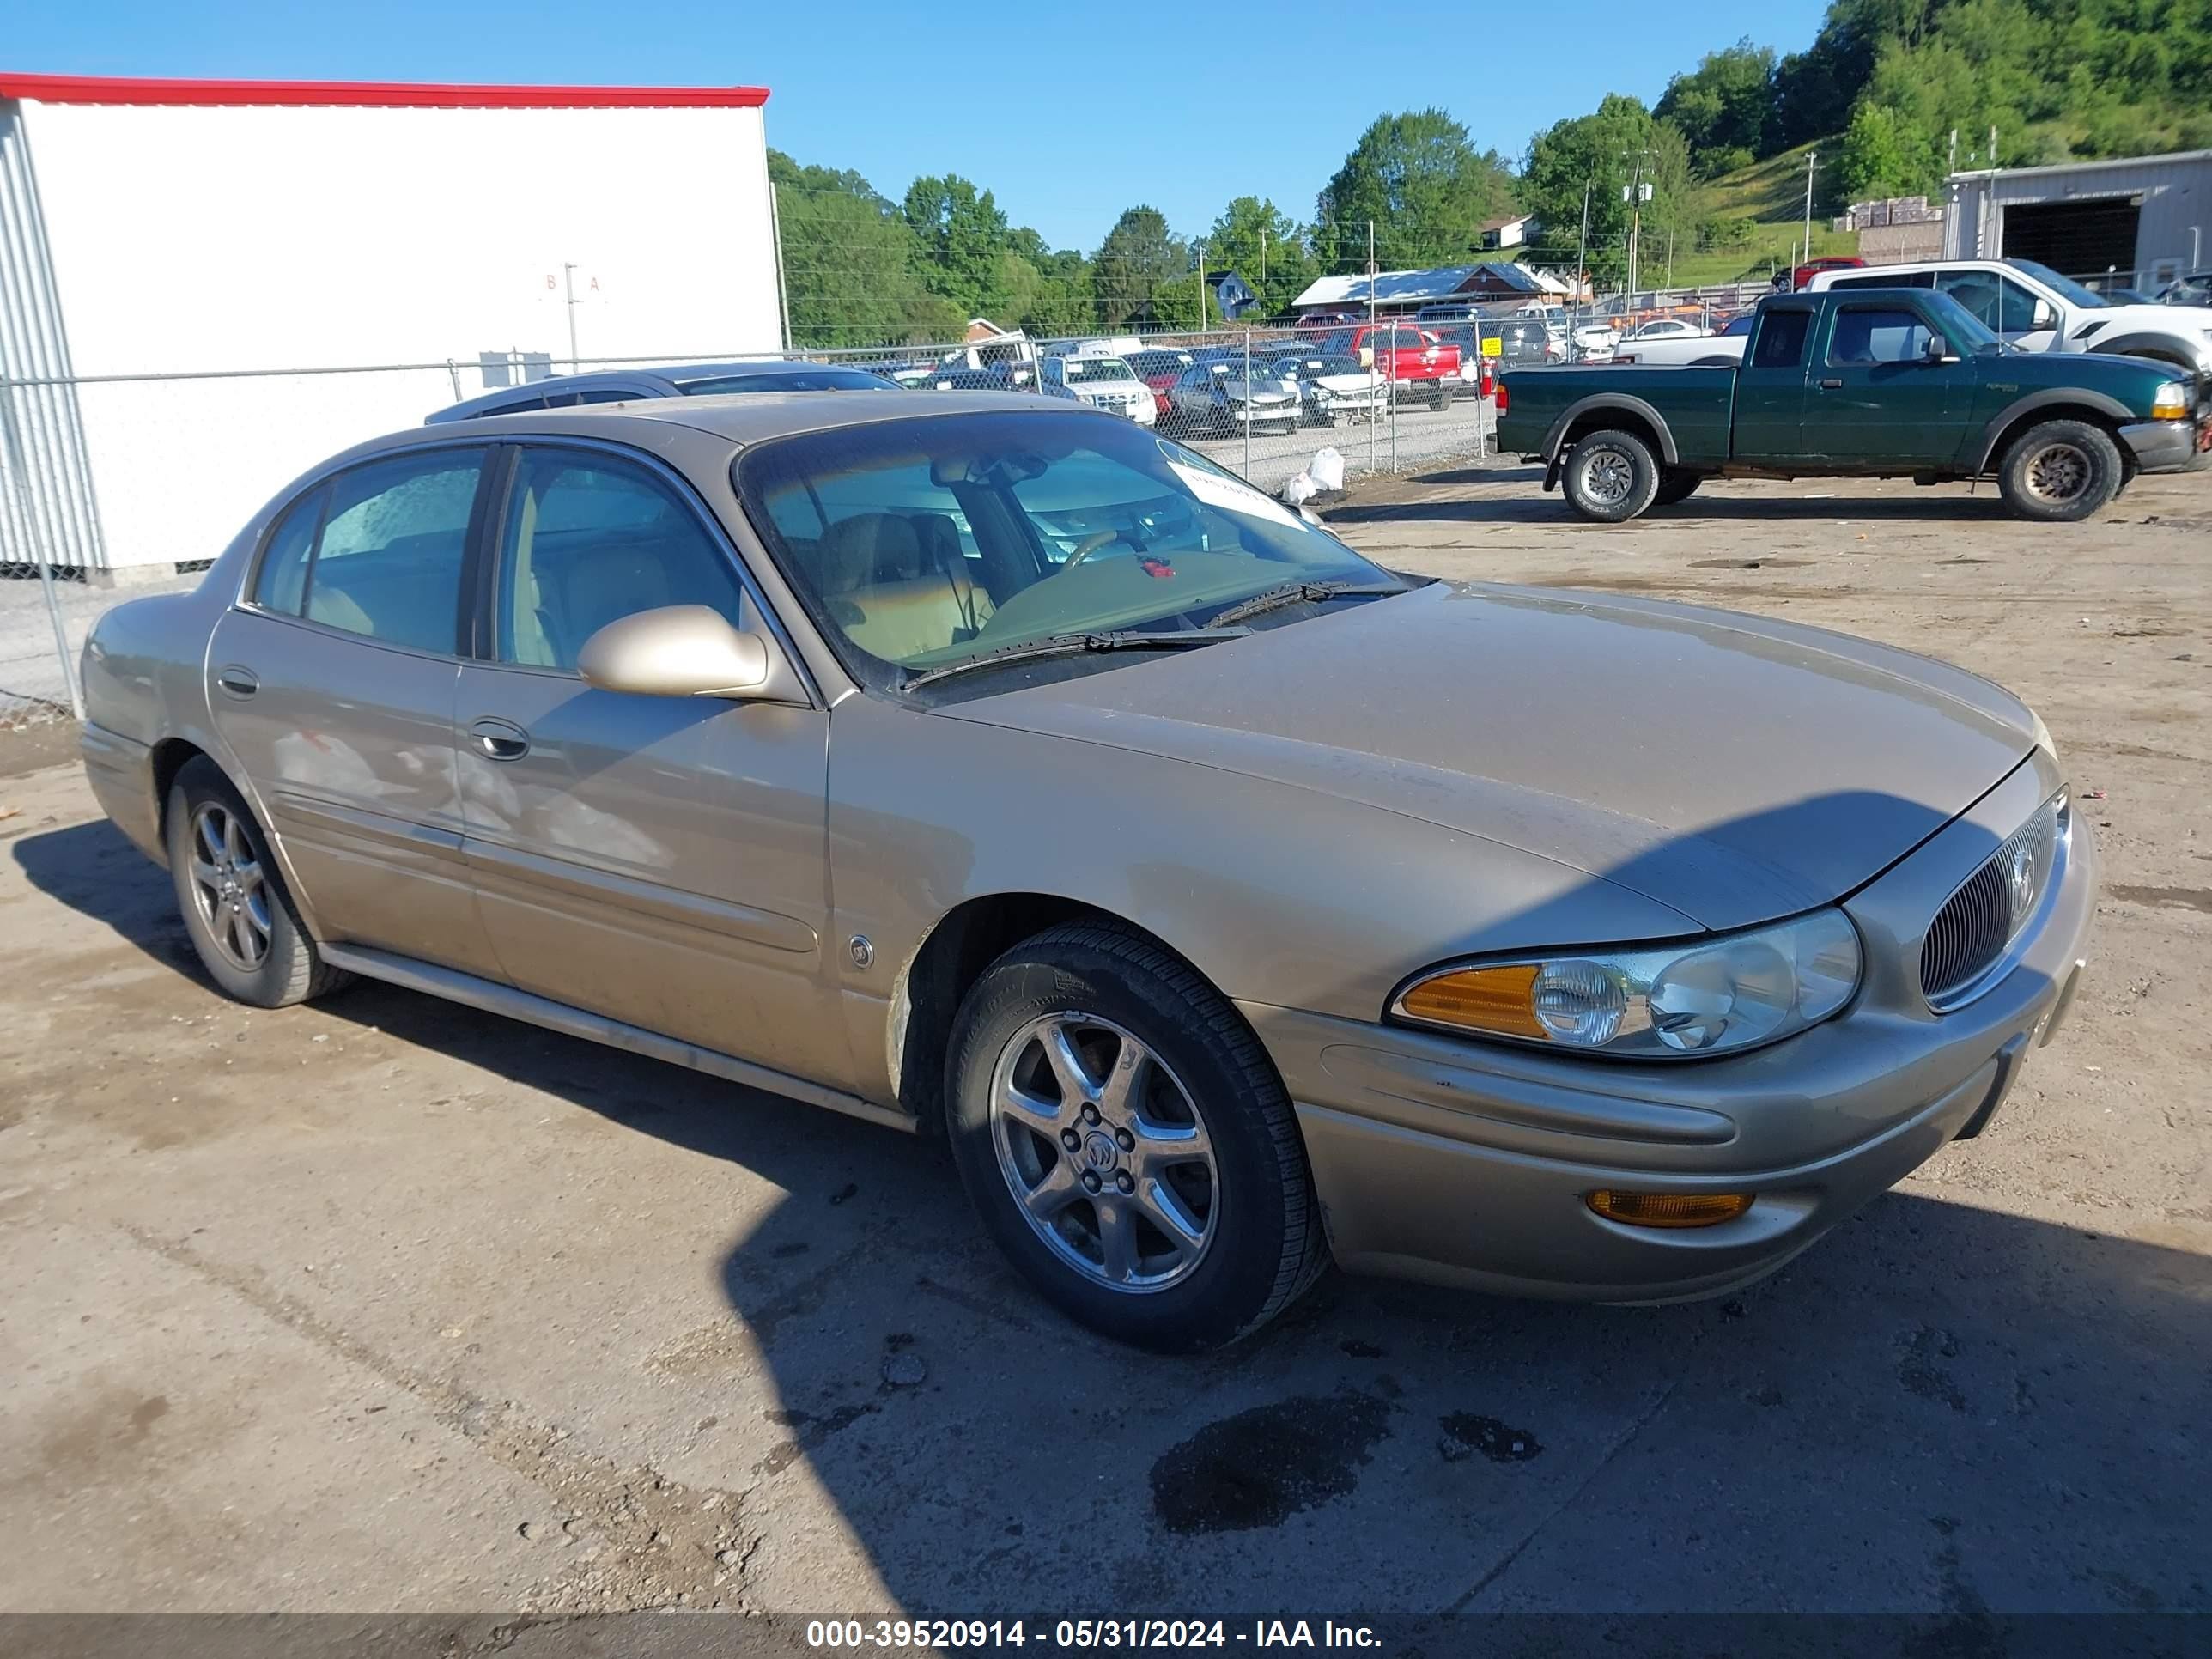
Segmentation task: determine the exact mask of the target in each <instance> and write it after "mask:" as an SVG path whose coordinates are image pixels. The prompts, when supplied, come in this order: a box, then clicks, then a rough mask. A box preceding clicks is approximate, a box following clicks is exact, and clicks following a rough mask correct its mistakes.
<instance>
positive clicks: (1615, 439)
mask: <svg viewBox="0 0 2212 1659" xmlns="http://www.w3.org/2000/svg"><path fill="white" fill-rule="evenodd" d="M1563 483H1564V485H1565V490H1566V496H1567V505H1568V506H1570V507H1573V508H1574V510H1575V511H1576V512H1577V513H1581V514H1582V516H1583V518H1585V519H1594V520H1596V521H1597V522H1598V523H1600V524H1620V523H1621V522H1622V521H1623V520H1628V519H1632V518H1634V517H1635V516H1636V515H1637V514H1638V513H1641V512H1643V511H1644V508H1646V507H1650V505H1651V501H1652V497H1653V496H1655V495H1657V494H1658V490H1659V463H1658V462H1657V460H1656V459H1654V458H1653V456H1652V453H1651V447H1650V445H1648V444H1646V443H1645V442H1644V440H1643V439H1641V438H1639V437H1638V436H1636V435H1634V434H1633V433H1629V432H1619V431H1613V430H1610V429H1608V430H1607V431H1602V432H1593V433H1590V434H1589V435H1588V436H1586V437H1584V438H1583V439H1581V440H1579V441H1577V443H1576V445H1575V447H1573V448H1572V449H1571V450H1569V451H1568V452H1567V465H1566V469H1565V475H1564V478H1563Z"/></svg>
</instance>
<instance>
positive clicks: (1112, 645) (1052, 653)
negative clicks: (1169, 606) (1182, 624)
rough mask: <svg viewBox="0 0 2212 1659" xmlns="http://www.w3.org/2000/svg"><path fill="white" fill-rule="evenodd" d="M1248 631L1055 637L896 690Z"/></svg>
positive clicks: (1112, 631) (953, 665)
mask: <svg viewBox="0 0 2212 1659" xmlns="http://www.w3.org/2000/svg"><path fill="white" fill-rule="evenodd" d="M1251 631H1252V630H1251V629H1249V628H1220V627H1209V628H1184V629H1171V630H1163V631H1158V632H1153V633H1147V632H1146V631H1144V630H1143V629H1134V628H1109V629H1104V630H1103V631H1102V632H1098V633H1091V634H1054V635H1048V637H1046V638H1044V639H1042V640H1031V641H1029V642H1028V643H1026V644H1024V645H1010V646H1007V647H1006V648H1005V649H1004V650H1001V651H987V652H985V653H983V654H982V655H981V656H980V657H970V658H969V659H967V660H966V661H964V662H949V663H946V664H945V665H944V666H943V667H942V668H931V669H927V670H925V671H922V672H921V673H919V674H915V675H913V676H912V677H910V678H908V679H906V680H903V681H902V682H901V683H900V684H899V690H902V691H912V690H915V688H916V687H918V686H924V685H927V684H929V683H930V682H931V681H932V680H944V679H950V678H952V676H954V675H955V674H965V673H968V672H969V671H971V670H974V669H977V668H996V667H998V666H1000V665H1001V664H1003V663H1010V662H1030V661H1034V660H1036V659H1037V658H1040V657H1077V656H1081V655H1083V654H1084V653H1086V652H1091V651H1180V650H1182V648H1183V647H1186V646H1193V645H1215V644H1218V643H1219V642H1220V641H1223V640H1241V639H1243V637H1244V636H1245V635H1248V634H1249V633H1250V632H1251Z"/></svg>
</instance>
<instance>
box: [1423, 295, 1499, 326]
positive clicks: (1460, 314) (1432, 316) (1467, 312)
mask: <svg viewBox="0 0 2212 1659" xmlns="http://www.w3.org/2000/svg"><path fill="white" fill-rule="evenodd" d="M1481 315H1482V307H1480V305H1478V304H1476V303H1474V301H1464V300H1462V301H1453V302H1451V303H1449V304H1447V305H1433V306H1423V307H1421V308H1420V309H1419V311H1417V312H1415V313H1413V321H1414V323H1415V325H1428V326H1430V327H1434V326H1437V325H1439V324H1443V323H1471V322H1473V321H1474V320H1475V319H1477V318H1478V317H1480V316H1481Z"/></svg>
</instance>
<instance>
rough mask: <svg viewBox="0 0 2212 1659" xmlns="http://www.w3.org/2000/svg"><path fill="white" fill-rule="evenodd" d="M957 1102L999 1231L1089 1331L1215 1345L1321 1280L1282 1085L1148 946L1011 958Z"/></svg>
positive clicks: (1169, 959) (1138, 1340) (1254, 1047)
mask: <svg viewBox="0 0 2212 1659" xmlns="http://www.w3.org/2000/svg"><path fill="white" fill-rule="evenodd" d="M945 1085H946V1099H947V1100H948V1101H949V1103H950V1117H951V1124H950V1127H951V1138H952V1147H953V1154H954V1158H955V1160H956V1162H957V1164H958V1165H959V1169H960V1176H961V1180H962V1182H963V1184H964V1185H965V1186H966V1188H967V1189H968V1194H969V1197H970V1198H971V1199H972V1200H974V1201H975V1206H976V1209H977V1210H978V1212H980V1213H981V1217H982V1220H983V1224H984V1226H985V1228H986V1230H987V1231H988V1232H989V1233H990V1234H991V1236H992V1237H993V1239H994V1241H995V1242H996V1243H997V1244H998V1245H999V1248H1000V1249H1002V1250H1003V1251H1005V1252H1006V1256H1007V1258H1008V1259H1009V1260H1010V1261H1012V1263H1013V1265H1014V1266H1015V1267H1017V1268H1018V1269H1019V1270H1020V1272H1021V1273H1022V1274H1023V1275H1024V1277H1025V1278H1027V1279H1029V1280H1030V1283H1031V1284H1032V1285H1035V1286H1036V1289H1037V1291H1039V1292H1040V1293H1041V1294H1042V1295H1043V1296H1044V1297H1046V1299H1047V1300H1048V1301H1050V1302H1051V1303H1053V1304H1054V1306H1056V1307H1058V1308H1059V1309H1060V1311H1061V1312H1063V1313H1065V1314H1066V1315H1067V1316H1069V1317H1070V1318H1072V1319H1074V1320H1076V1321H1077V1322H1079V1323H1081V1324H1084V1325H1087V1326H1089V1327H1091V1328H1092V1329H1093V1330H1097V1331H1099V1332H1102V1333H1103V1334H1106V1335H1108V1336H1111V1337H1115V1338H1116V1339H1118V1340H1121V1341H1124V1342H1129V1343H1133V1344H1134V1345H1135V1346H1139V1347H1144V1348H1151V1349H1155V1350H1158V1351H1160V1352H1191V1351H1194V1350H1198V1349H1203V1348H1212V1347H1218V1346H1221V1345H1222V1344H1224V1343H1227V1342H1231V1341H1234V1340H1236V1339H1237V1338H1238V1337H1240V1336H1243V1335H1246V1334H1249V1333H1250V1332H1252V1331H1255V1330H1257V1329H1258V1328H1260V1327H1261V1325H1264V1324H1265V1323H1267V1321H1269V1320H1270V1319H1273V1317H1274V1316H1276V1315H1277V1314H1279V1313H1280V1312H1281V1311H1282V1310H1284V1309H1285V1308H1286V1307H1288V1306H1289V1305H1290V1304H1291V1302H1292V1301H1293V1300H1294V1299H1295V1298H1296V1297H1297V1296H1298V1295H1299V1294H1300V1293H1301V1292H1302V1291H1304V1289H1305V1288H1306V1287H1307V1286H1308V1285H1310V1284H1311V1283H1312V1282H1313V1280H1314V1279H1315V1278H1316V1277H1317V1276H1318V1275H1319V1273H1320V1272H1321V1270H1322V1267H1323V1266H1325V1265H1326V1263H1327V1261H1328V1246H1327V1244H1326V1243H1325V1242H1324V1239H1323V1236H1322V1225H1321V1212H1320V1206H1319V1204H1318V1203H1317V1201H1316V1198H1315V1195H1314V1190H1313V1182H1312V1177H1311V1176H1310V1173H1309V1171H1308V1170H1307V1167H1306V1158H1305V1150H1304V1143H1303V1142H1302V1141H1301V1139H1300V1138H1299V1135H1298V1129H1297V1118H1296V1116H1295V1115H1293V1113H1292V1111H1291V1103H1290V1100H1289V1098H1288V1097H1286V1096H1285V1093H1284V1092H1283V1085H1282V1081H1281V1079H1279V1077H1277V1076H1276V1074H1275V1070H1274V1067H1273V1065H1272V1064H1271V1063H1270V1062H1269V1060H1268V1059H1267V1054H1266V1052H1265V1051H1264V1050H1263V1049H1262V1048H1261V1047H1260V1043H1259V1040H1258V1039H1257V1038H1256V1037H1255V1036H1253V1034H1252V1031H1251V1029H1250V1028H1249V1026H1247V1025H1246V1024H1244V1022H1243V1019H1242V1018H1240V1017H1239V1016H1238V1015H1237V1012H1236V1010H1235V1009H1233V1008H1231V1006H1229V1004H1228V1003H1227V1002H1226V1001H1225V1000H1224V999H1223V998H1222V996H1221V994H1219V993H1218V992H1217V991H1216V990H1214V988H1213V987H1212V986H1210V985H1208V984H1207V983H1206V981H1205V980H1203V979H1202V978H1200V975H1198V974H1197V973H1196V972H1195V971H1194V970H1193V969H1191V968H1190V967H1189V965H1188V963H1183V962H1182V961H1180V960H1178V959H1177V958H1176V957H1173V956H1171V955H1170V954H1169V953H1168V952H1167V951H1164V950H1163V949H1161V948H1160V947H1159V946H1158V945H1155V944H1153V943H1152V942H1151V941H1150V940H1148V939H1143V938H1141V937H1139V936H1137V935H1135V934H1133V933H1125V932H1122V931H1121V930H1119V929H1116V928H1113V927H1096V926H1087V925H1075V926H1069V927H1056V928H1054V929H1052V930H1050V931H1049V932H1047V933H1040V934H1038V935H1037V936H1036V938H1034V939H1029V940H1027V941H1025V942H1024V943H1023V944H1021V945H1016V946H1015V947H1014V948H1013V949H1012V950H1011V951H1007V952H1006V955H1004V956H1002V957H1000V958H999V960H998V961H996V962H995V963H992V965H991V966H990V967H989V968H988V969H987V970H985V972H984V974H983V975H982V977H981V979H979V980H978V981H976V982H975V987H974V988H973V989H971V990H970V991H969V994H968V996H967V998H966V1000H964V1001H963V1003H962V1005H961V1008H960V1013H959V1017H958V1018H957V1021H956V1023H955V1024H954V1027H953V1033H952V1048H951V1054H950V1056H949V1058H948V1060H947V1069H946V1077H945Z"/></svg>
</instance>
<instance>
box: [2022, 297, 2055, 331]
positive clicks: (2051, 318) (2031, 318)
mask: <svg viewBox="0 0 2212 1659" xmlns="http://www.w3.org/2000/svg"><path fill="white" fill-rule="evenodd" d="M2027 325H2028V327H2029V328H2031V329H2038V328H2056V327H2057V325H2058V313H2057V312H2056V311H2053V310H2052V309H2051V301H2048V300H2038V301H2036V302H2035V309H2034V310H2033V312H2031V313H2029V314H2028V319H2027Z"/></svg>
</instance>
